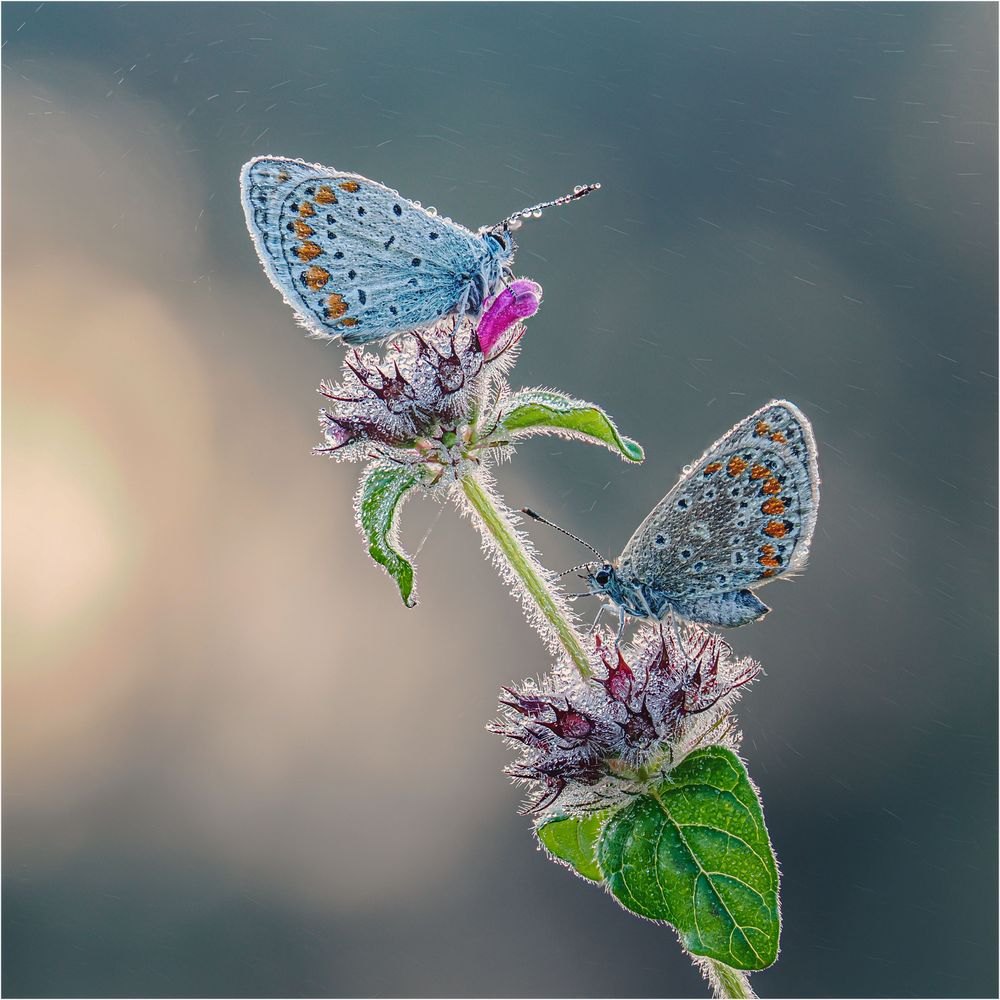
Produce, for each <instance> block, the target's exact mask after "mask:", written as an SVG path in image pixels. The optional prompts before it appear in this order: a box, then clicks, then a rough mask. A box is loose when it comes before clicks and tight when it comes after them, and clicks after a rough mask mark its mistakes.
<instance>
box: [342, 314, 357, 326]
mask: <svg viewBox="0 0 1000 1000" xmlns="http://www.w3.org/2000/svg"><path fill="white" fill-rule="evenodd" d="M340 325H341V326H357V325H358V320H356V319H355V318H354V317H353V316H348V317H347V318H346V319H342V320H341V321H340Z"/></svg>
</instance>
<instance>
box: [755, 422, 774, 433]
mask: <svg viewBox="0 0 1000 1000" xmlns="http://www.w3.org/2000/svg"><path fill="white" fill-rule="evenodd" d="M770 429H771V425H770V424H769V423H768V422H767V421H766V420H758V421H757V426H756V427H755V428H754V429H753V433H754V437H760V436H761V435H762V434H766V433H767V432H768V431H769V430H770Z"/></svg>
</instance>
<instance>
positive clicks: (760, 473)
mask: <svg viewBox="0 0 1000 1000" xmlns="http://www.w3.org/2000/svg"><path fill="white" fill-rule="evenodd" d="M769 475H771V470H770V469H769V468H768V467H767V466H766V465H759V464H758V465H755V466H754V467H753V468H752V469H751V470H750V478H751V479H763V478H764V477H765V476H769Z"/></svg>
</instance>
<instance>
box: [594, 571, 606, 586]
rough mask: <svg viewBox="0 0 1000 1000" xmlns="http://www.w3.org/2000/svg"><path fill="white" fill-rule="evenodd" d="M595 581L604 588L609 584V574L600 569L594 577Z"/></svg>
mask: <svg viewBox="0 0 1000 1000" xmlns="http://www.w3.org/2000/svg"><path fill="white" fill-rule="evenodd" d="M594 579H595V580H596V581H597V583H598V585H599V586H601V587H603V586H604V585H605V584H606V583H607V582H608V579H609V578H608V574H607V573H606V572H605V571H604V570H603V569H600V570H598V571H597V573H596V574H595V575H594Z"/></svg>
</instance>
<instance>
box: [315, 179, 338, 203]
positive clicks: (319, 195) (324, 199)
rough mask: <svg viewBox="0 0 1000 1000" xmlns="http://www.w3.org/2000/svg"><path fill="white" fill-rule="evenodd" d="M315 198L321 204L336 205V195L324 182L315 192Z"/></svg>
mask: <svg viewBox="0 0 1000 1000" xmlns="http://www.w3.org/2000/svg"><path fill="white" fill-rule="evenodd" d="M316 200H317V201H318V202H319V203H320V204H321V205H336V204H337V196H336V195H335V194H334V193H333V189H332V188H330V187H328V186H327V185H326V184H324V185H323V186H322V187H321V188H320V189H319V190H318V191H317V192H316Z"/></svg>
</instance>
